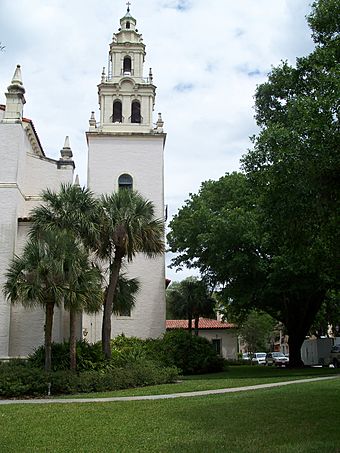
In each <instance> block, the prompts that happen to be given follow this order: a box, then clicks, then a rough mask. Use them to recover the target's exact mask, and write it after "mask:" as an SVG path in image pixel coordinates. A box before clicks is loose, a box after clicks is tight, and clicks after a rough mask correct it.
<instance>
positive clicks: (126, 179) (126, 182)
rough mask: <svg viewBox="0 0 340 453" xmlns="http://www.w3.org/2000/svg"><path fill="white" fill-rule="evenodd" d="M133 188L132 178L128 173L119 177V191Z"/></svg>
mask: <svg viewBox="0 0 340 453" xmlns="http://www.w3.org/2000/svg"><path fill="white" fill-rule="evenodd" d="M132 186H133V180H132V176H130V175H128V174H127V173H124V174H122V175H120V176H119V178H118V187H119V189H132Z"/></svg>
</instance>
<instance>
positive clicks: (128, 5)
mask: <svg viewBox="0 0 340 453" xmlns="http://www.w3.org/2000/svg"><path fill="white" fill-rule="evenodd" d="M126 5H127V12H128V13H129V12H130V5H131V3H130V2H127V3H126Z"/></svg>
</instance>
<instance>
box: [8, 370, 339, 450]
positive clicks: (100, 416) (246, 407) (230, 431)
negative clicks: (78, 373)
mask: <svg viewBox="0 0 340 453" xmlns="http://www.w3.org/2000/svg"><path fill="white" fill-rule="evenodd" d="M188 380H189V379H188ZM196 380H197V381H199V380H200V379H199V378H197V379H196ZM207 380H208V379H207ZM246 380H247V379H246ZM212 381H215V378H213V379H212ZM339 395H340V379H336V380H330V381H321V382H313V383H308V384H301V385H296V386H294V385H293V386H288V387H279V388H273V389H263V390H256V391H247V392H242V393H237V394H228V395H212V396H205V397H194V398H180V399H175V400H158V401H131V402H115V403H112V402H107V403H93V404H91V403H87V404H75V403H74V404H53V405H48V404H45V405H44V404H38V405H23V404H21V405H20V404H15V405H11V406H0V451H1V452H4V453H7V452H8V453H17V452H20V453H29V452H34V453H40V452H44V453H50V452H53V453H59V452H62V453H71V452H77V453H82V452H91V453H97V452H98V453H99V452H100V453H102V452H105V453H106V452H115V453H125V452H126V453H134V452H147V453H160V452H161V453H170V452H174V453H176V452H180V453H182V452H195V453H200V452H212V453H219V452H223V453H225V452H228V453H339V452H340V429H339V426H340V396H339Z"/></svg>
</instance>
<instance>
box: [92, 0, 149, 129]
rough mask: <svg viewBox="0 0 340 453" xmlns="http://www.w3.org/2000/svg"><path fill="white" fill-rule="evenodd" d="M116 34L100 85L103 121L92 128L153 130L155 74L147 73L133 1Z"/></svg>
mask: <svg viewBox="0 0 340 453" xmlns="http://www.w3.org/2000/svg"><path fill="white" fill-rule="evenodd" d="M127 6H128V7H127V11H126V13H125V15H124V16H123V17H122V18H121V19H120V28H119V29H118V31H117V32H116V33H114V34H113V37H112V42H111V44H110V48H109V58H108V68H107V70H105V68H103V72H102V74H101V83H100V84H99V85H98V94H99V107H100V121H99V124H98V125H96V127H94V125H92V124H91V131H93V130H94V129H96V130H97V131H98V132H128V133H133V132H138V133H150V132H152V133H154V132H155V131H156V130H157V129H155V128H154V125H153V118H152V114H153V108H154V103H155V96H156V87H155V85H154V84H153V75H152V71H151V69H150V70H149V77H144V73H143V70H144V60H145V44H144V42H143V37H142V35H141V34H140V33H138V30H137V28H136V25H137V21H136V19H135V18H134V17H133V16H132V15H131V12H130V2H128V3H127Z"/></svg>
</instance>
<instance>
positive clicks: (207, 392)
mask: <svg viewBox="0 0 340 453" xmlns="http://www.w3.org/2000/svg"><path fill="white" fill-rule="evenodd" d="M339 378H340V376H326V377H318V378H310V379H299V380H295V381H283V382H273V383H271V384H257V385H248V386H246V387H234V388H227V389H216V390H200V391H197V392H182V393H170V394H168V395H144V396H114V397H109V398H67V399H66V398H64V399H49V398H40V399H27V400H20V399H12V400H1V399H0V405H1V404H65V403H110V402H113V401H140V400H164V399H170V398H184V397H192V396H205V395H220V394H223V393H235V392H244V391H248V390H258V389H267V388H273V387H281V386H284V385H293V384H304V383H306V382H316V381H325V380H329V379H339Z"/></svg>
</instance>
